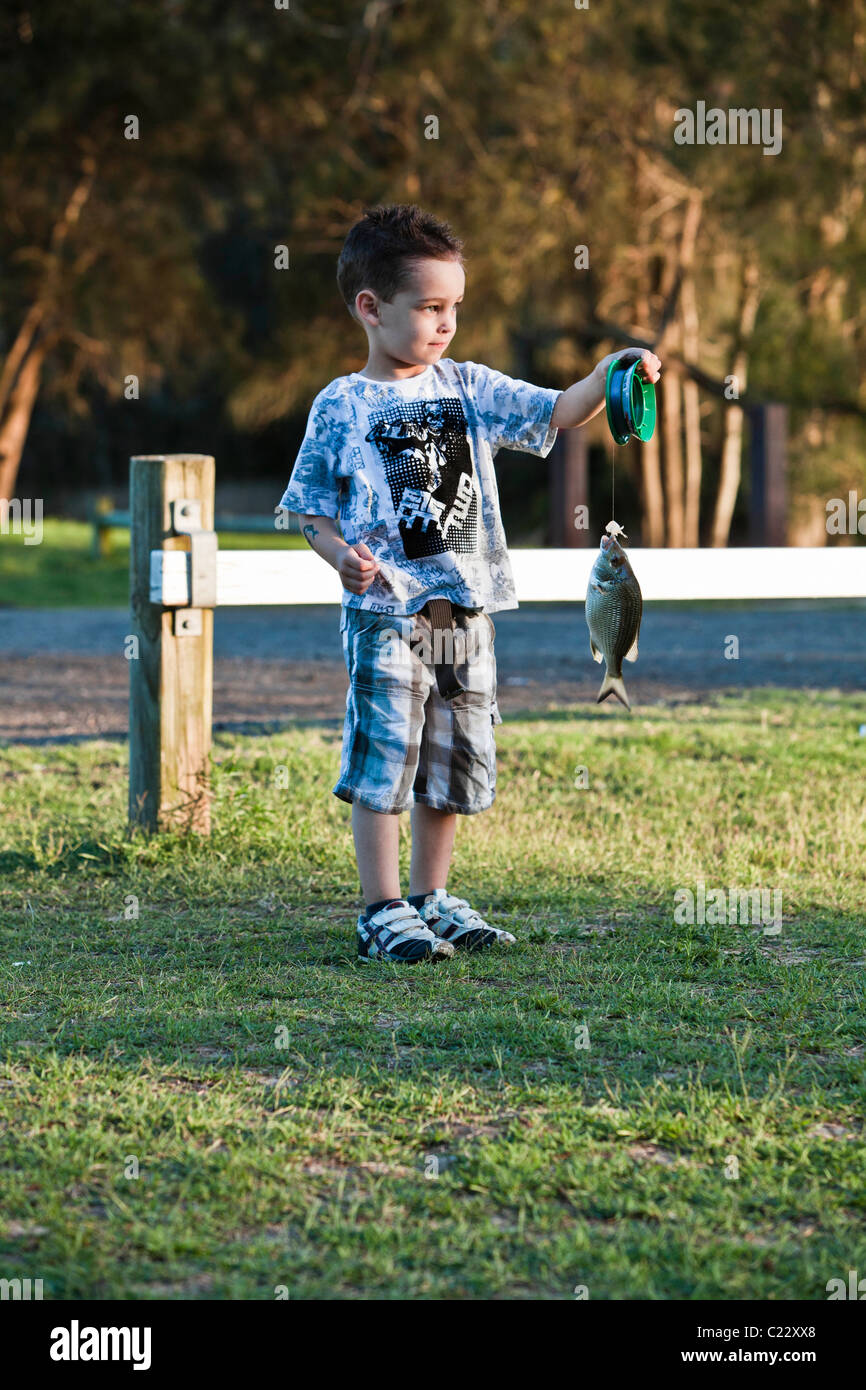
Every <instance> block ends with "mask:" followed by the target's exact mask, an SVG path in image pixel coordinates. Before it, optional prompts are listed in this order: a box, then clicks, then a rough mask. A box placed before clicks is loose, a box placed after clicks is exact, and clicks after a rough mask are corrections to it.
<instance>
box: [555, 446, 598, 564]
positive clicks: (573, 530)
mask: <svg viewBox="0 0 866 1390" xmlns="http://www.w3.org/2000/svg"><path fill="white" fill-rule="evenodd" d="M548 457H549V459H550V463H551V469H550V543H551V545H552V546H554V547H557V548H560V549H563V550H569V549H572V548H574V547H579V546H587V545H589V544H590V543H591V537H590V529H589V526H588V525H586V526H581V527H576V526H575V524H574V522H575V517H576V515H577V510H576V509H577V507H578V506H584V507H586V508H587V513H588V508H589V482H588V474H589V469H588V459H589V444H588V441H587V437H586V431H585V430H583V429H577V430H561V431H560V433H559V435H558V437H557V440H556V443H555V444H554V446H553V448H552V449H551V451H550V454H549V455H548Z"/></svg>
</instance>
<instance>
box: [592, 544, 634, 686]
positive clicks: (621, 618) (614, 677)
mask: <svg viewBox="0 0 866 1390" xmlns="http://www.w3.org/2000/svg"><path fill="white" fill-rule="evenodd" d="M642 613H643V598H642V597H641V591H640V585H639V584H638V582H637V579H636V578H635V575H634V571H633V569H632V567H631V565H630V564H629V562H628V557H627V556H626V553H625V550H624V549H623V547H622V546H621V545H620V543H619V541H618V540H617V538H616V536H613V535H607V536H602V538H601V545H600V547H599V552H598V555H597V556H596V559H595V564H594V565H593V567H592V573H591V575H590V576H589V587H588V589H587V591H586V622H587V626H588V627H589V645H590V650H591V651H592V655H593V659H594V660H595V661H601V660H602V658H603V659H604V662H605V670H604V680H603V681H602V683H601V689H600V690H599V692H598V699H597V700H596V704H599V705H600V704H601V702H602V700H606V699H607V697H608V696H609V695H615V696H616V698H617V699H618V700H619V701H620V702H621V704H623V705H625V707H626V709H631V705H630V704H629V699H628V695H627V694H626V689H625V682H624V681H623V678H622V663H623V661H637V655H638V651H637V640H638V633H639V632H640V620H641V614H642Z"/></svg>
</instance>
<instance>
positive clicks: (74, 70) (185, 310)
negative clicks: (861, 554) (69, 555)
mask: <svg viewBox="0 0 866 1390" xmlns="http://www.w3.org/2000/svg"><path fill="white" fill-rule="evenodd" d="M864 59H866V23H864V4H863V3H862V0H848V3H832V0H830V2H829V3H828V0H765V3H762V4H761V5H760V6H724V7H715V6H712V7H707V6H706V5H704V4H703V3H694V2H693V0H676V3H674V0H657V3H654V4H653V5H651V6H647V5H630V4H617V5H616V6H613V5H609V4H603V3H600V0H590V2H589V3H588V4H587V5H586V8H583V9H579V8H577V7H576V6H573V5H571V4H566V3H565V0H533V2H532V3H522V2H519V3H515V0H509V3H504V2H503V0H475V3H473V4H466V3H465V0H438V3H437V4H436V5H435V6H431V5H422V4H418V3H415V2H414V0H403V2H402V3H401V0H369V3H358V0H334V3H331V4H329V5H327V6H325V5H320V4H312V3H306V2H305V0H291V3H290V4H288V3H287V5H286V7H278V5H277V4H275V3H274V0H245V2H244V3H243V4H231V3H219V4H217V3H208V0H196V3H195V4H192V3H186V0H125V2H124V3H115V4H112V5H110V6H106V5H104V4H100V3H97V0H74V3H70V0H46V3H41V4H38V3H37V4H32V5H27V4H15V3H8V4H6V5H5V6H4V7H3V14H2V20H0V120H2V139H0V186H2V216H0V305H2V313H0V498H14V497H19V498H24V497H30V498H37V497H38V498H42V499H43V501H44V509H45V517H46V527H47V530H46V539H47V540H49V541H50V540H51V538H52V537H53V542H52V543H53V544H54V545H55V546H56V545H57V544H61V549H62V544H63V543H65V542H64V537H65V538H66V542H68V543H69V544H71V543H72V540H73V539H74V540H75V545H77V546H78V547H79V549H80V550H81V552H82V555H83V553H84V549H85V548H86V547H87V546H88V545H89V544H90V539H89V538H90V531H89V529H88V527H87V525H86V524H85V523H87V522H88V520H89V519H90V518H91V516H92V514H93V510H94V507H95V506H96V505H97V504H98V503H99V502H100V499H103V500H102V502H101V505H102V506H104V507H107V506H109V505H111V506H114V507H116V508H123V507H125V506H126V505H127V492H126V488H127V476H128V461H129V457H130V455H132V454H135V453H161V452H177V451H184V450H190V451H194V452H199V453H212V454H214V455H215V456H216V460H217V478H218V491H217V511H218V512H220V513H222V514H224V515H255V516H258V517H259V518H261V519H269V520H270V522H271V524H272V514H273V509H274V507H275V506H276V503H277V501H278V499H279V496H280V494H281V491H282V489H283V487H284V485H285V483H286V481H287V479H288V476H289V473H290V471H291V467H292V463H293V460H294V457H295V453H296V451H297V448H298V445H299V443H300V440H301V437H302V435H303V430H304V425H305V422H306V417H307V412H308V410H309V407H310V404H311V401H312V398H313V396H314V395H315V394H316V392H317V391H319V390H320V389H321V388H322V387H323V386H324V385H325V384H326V383H327V382H328V381H330V380H331V379H333V378H334V377H335V376H338V375H340V374H342V373H344V372H349V371H354V370H358V369H359V368H360V367H361V366H363V364H364V362H365V361H366V350H365V349H366V343H365V340H364V338H363V334H362V332H361V330H360V329H359V328H358V327H357V326H356V325H355V324H353V322H352V321H351V319H350V318H349V315H348V313H347V311H346V309H345V307H344V305H343V303H342V300H341V299H340V296H339V294H338V292H337V288H336V281H335V270H336V261H337V256H338V254H339V251H340V247H341V244H342V241H343V238H344V236H345V234H346V231H347V230H348V228H349V226H350V225H351V224H352V222H353V221H354V220H355V219H356V218H357V217H358V216H359V215H360V214H361V212H362V210H363V208H364V206H366V205H369V204H373V203H376V202H418V203H420V204H422V205H423V206H424V207H426V208H429V209H430V210H431V211H433V212H435V213H436V214H437V215H439V216H441V217H443V218H445V219H447V220H448V221H450V222H451V223H452V225H453V227H454V229H455V230H456V231H457V232H458V234H459V235H461V236H462V237H463V238H464V240H465V244H466V268H467V293H466V300H465V304H464V307H463V310H462V319H461V323H460V327H459V332H458V336H457V338H456V340H455V342H454V345H453V348H452V350H451V355H452V356H454V357H455V358H456V359H457V360H465V359H473V360H477V361H483V362H486V363H488V364H489V365H491V366H493V367H496V368H497V369H499V370H501V371H505V372H508V373H509V374H511V375H514V376H518V377H521V378H524V379H528V380H532V381H535V382H538V383H540V384H542V385H546V386H553V387H559V388H564V387H566V386H568V385H569V384H570V383H571V382H572V381H574V380H576V379H577V378H579V377H580V376H583V375H585V374H586V373H587V372H588V371H589V370H590V369H591V367H592V366H593V364H594V363H595V362H596V361H597V360H598V358H599V357H600V356H602V355H603V354H604V353H606V352H608V351H610V350H611V349H612V348H613V347H615V346H619V345H627V344H629V343H632V342H634V343H641V344H647V345H652V346H653V347H654V349H655V350H656V351H657V352H658V353H659V355H660V356H661V357H662V358H663V360H664V368H665V369H664V375H663V379H662V383H661V387H660V420H659V425H658V428H657V430H656V434H655V437H654V439H653V441H652V443H651V444H650V445H646V446H640V445H628V446H626V447H625V448H621V449H617V465H618V474H617V477H618V485H617V501H618V509H617V514H618V519H619V520H620V521H621V522H623V523H624V524H625V525H626V527H627V529H628V531H629V535H630V538H631V543H632V544H644V545H668V546H679V545H697V544H702V545H726V544H734V545H736V544H746V543H749V541H750V540H751V541H752V542H755V541H756V540H757V541H759V542H763V543H769V544H785V543H787V544H808V545H823V544H856V543H862V541H863V537H861V536H859V535H857V534H853V535H852V534H843V535H840V536H835V535H828V532H827V526H826V517H827V510H826V509H827V503H828V500H829V499H831V498H843V499H844V498H847V496H848V493H849V491H850V490H851V489H859V495H860V496H862V495H863V492H864V462H863V460H864V443H866V418H864V412H866V391H864V370H863V369H864V364H866V230H864V225H866V224H864V209H863V195H864V166H866V139H864V136H866V106H864V74H866V61H864ZM698 102H704V103H705V104H706V107H707V108H712V107H720V108H723V109H724V110H727V109H728V108H731V107H736V108H758V109H759V110H762V111H765V112H770V113H772V112H773V111H775V110H777V109H778V110H779V111H780V112H781V121H782V136H783V138H782V146H781V149H780V151H779V152H778V153H777V154H765V153H764V150H763V148H762V146H761V145H759V144H741V145H731V144H725V145H719V144H716V145H711V144H708V143H705V144H700V143H694V144H690V145H689V144H678V143H677V142H676V140H675V139H674V133H675V129H676V125H677V118H676V114H675V113H676V112H677V111H678V110H679V109H682V108H690V109H691V110H692V111H694V110H696V108H697V104H698ZM281 248H285V250H284V251H281ZM581 248H583V249H581ZM281 256H282V261H281ZM286 261H287V262H288V264H287V266H286V264H285V262H286ZM732 382H733V383H734V385H733V387H732V385H731V383H732ZM726 389H727V394H726ZM732 390H733V392H734V394H733V395H732ZM736 393H738V396H737V394H736ZM768 407H769V409H768ZM776 407H778V409H777V408H776ZM579 434H580V436H581V439H580V440H579V441H577V440H576V438H569V439H566V438H565V436H563V435H561V436H560V441H559V442H558V445H557V448H556V450H555V451H554V454H553V455H551V457H550V459H549V460H548V461H544V462H543V461H540V460H538V459H537V458H534V457H530V456H527V455H520V454H514V455H510V456H509V455H504V454H502V455H500V456H499V462H498V475H499V484H500V490H501V498H502V505H503V516H504V520H505V527H506V533H507V535H508V538H509V541H510V543H511V544H512V545H521V544H523V545H544V544H557V545H569V544H585V543H589V544H595V543H596V532H597V531H599V530H600V529H601V528H602V527H603V525H604V523H605V522H606V521H607V520H608V519H609V495H610V494H609V472H610V470H609V464H608V461H609V458H610V454H611V451H612V445H611V441H610V435H609V433H608V430H607V426H606V423H605V418H604V415H603V414H602V415H601V416H600V417H597V419H596V420H595V421H593V422H592V424H591V425H590V426H588V427H587V428H586V429H585V430H583V431H580V432H579ZM567 449H568V450H570V452H569V453H568V454H567V453H566V450H567ZM756 470H757V472H756ZM756 478H757V482H756ZM758 493H760V496H758ZM578 501H588V502H589V504H590V516H591V518H592V529H591V531H590V532H588V533H583V534H581V533H579V532H575V531H574V529H573V526H571V516H572V511H573V504H574V503H575V502H578ZM76 520H77V523H78V525H77V529H76V526H75V525H72V526H71V527H67V529H66V530H63V529H62V528H63V525H64V524H65V523H66V521H69V522H75V521H76ZM52 527H54V528H57V527H60V528H61V529H60V530H57V529H55V530H52ZM864 530H866V517H864ZM4 539H5V537H4ZM117 543H118V544H120V545H121V546H122V545H123V544H124V543H125V541H124V540H123V539H121V540H119V541H118V542H117ZM108 545H109V541H108V539H105V541H104V545H103V550H107V548H108ZM17 549H18V550H20V547H18V548H17ZM20 558H21V557H20V556H19V560H20ZM47 562H48V557H47V555H46V556H44V557H43V563H47ZM17 563H18V561H16V560H15V558H14V556H12V555H11V551H10V547H9V546H6V547H5V548H4V558H3V564H4V566H5V569H0V579H2V578H3V575H4V573H5V575H6V578H7V580H8V585H9V586H10V587H8V588H7V591H6V594H5V596H4V597H5V601H7V602H9V601H10V600H11V601H21V598H20V595H19V594H18V592H17V590H16V589H15V581H14V572H15V566H16V564H17ZM82 563H83V560H82ZM118 572H120V571H118ZM34 582H35V581H34ZM31 597H32V599H33V601H36V602H38V601H39V593H38V586H37V588H36V589H34V590H33V593H32V595H31ZM106 601H117V602H121V601H122V594H121V593H120V591H119V590H118V593H117V594H114V593H113V592H112V593H111V594H109V595H108V596H107V598H106Z"/></svg>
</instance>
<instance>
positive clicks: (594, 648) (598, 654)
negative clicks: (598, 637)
mask: <svg viewBox="0 0 866 1390" xmlns="http://www.w3.org/2000/svg"><path fill="white" fill-rule="evenodd" d="M589 649H590V651H591V652H592V659H593V661H601V660H602V655H601V652H600V651H599V650H598V647H597V646H596V645H595V643H594V642H593V640H592V638H591V637H590V639H589Z"/></svg>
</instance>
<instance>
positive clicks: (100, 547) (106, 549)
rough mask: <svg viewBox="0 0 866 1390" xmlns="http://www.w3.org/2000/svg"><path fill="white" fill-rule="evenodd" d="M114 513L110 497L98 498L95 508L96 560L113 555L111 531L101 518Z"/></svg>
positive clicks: (94, 550) (94, 551) (93, 551)
mask: <svg viewBox="0 0 866 1390" xmlns="http://www.w3.org/2000/svg"><path fill="white" fill-rule="evenodd" d="M113 511H114V503H113V502H112V500H111V498H110V497H97V499H96V502H95V504H94V507H93V548H92V554H93V558H94V560H104V559H105V558H106V557H107V556H108V555H110V554H111V530H110V528H109V527H108V526H104V525H103V524H102V523H101V521H100V518H101V517H104V516H108V514H109V512H113Z"/></svg>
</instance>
